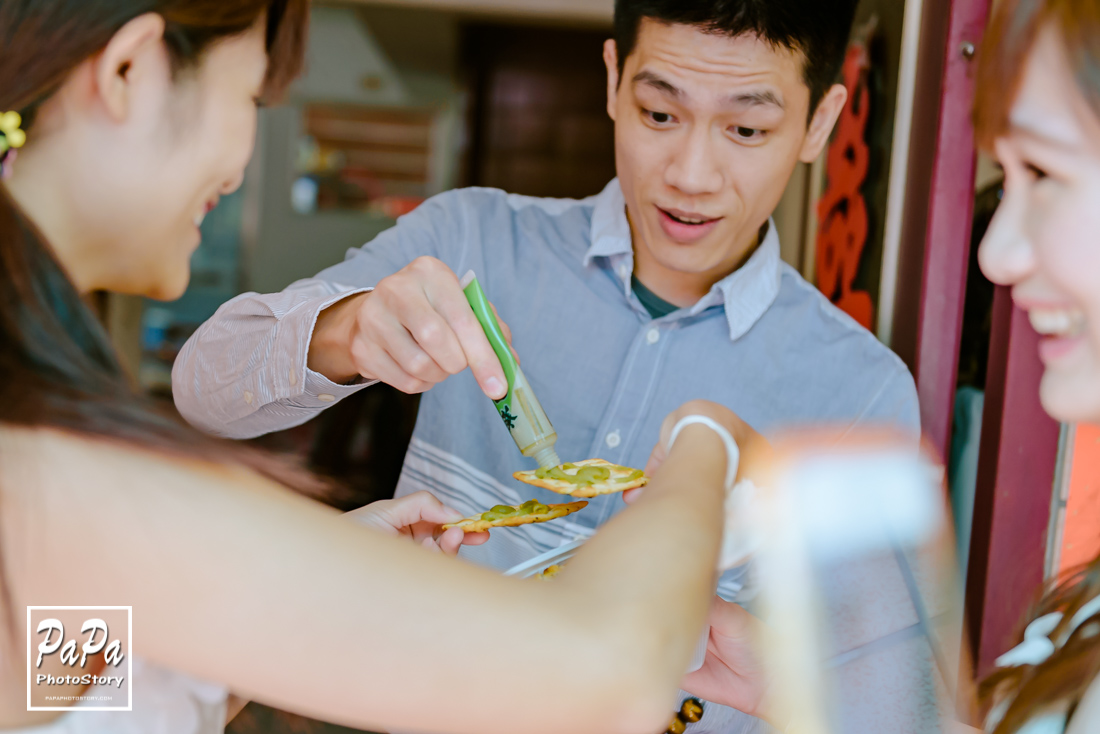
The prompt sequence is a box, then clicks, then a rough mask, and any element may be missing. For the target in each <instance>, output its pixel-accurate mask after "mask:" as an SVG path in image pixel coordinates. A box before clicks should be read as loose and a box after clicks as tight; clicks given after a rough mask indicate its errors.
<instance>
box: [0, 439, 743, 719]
mask: <svg viewBox="0 0 1100 734" xmlns="http://www.w3.org/2000/svg"><path fill="white" fill-rule="evenodd" d="M0 445H2V446H3V449H4V454H5V460H4V462H2V463H0V487H2V489H3V493H4V494H3V499H4V502H5V512H4V513H3V518H2V522H3V543H4V554H5V557H6V561H7V565H6V567H5V573H7V574H8V578H9V581H10V582H11V588H12V590H13V601H14V604H15V605H16V607H17V608H18V607H21V606H23V605H26V604H50V605H70V604H71V605H115V604H121V605H133V607H134V638H135V640H136V644H137V646H136V648H135V650H136V652H137V654H139V655H141V656H143V657H145V658H146V659H148V660H150V661H152V662H155V663H158V664H161V665H164V666H167V667H171V668H174V669H177V670H181V671H183V672H187V673H190V674H192V675H195V676H198V677H201V678H205V679H208V680H214V681H218V682H221V683H224V684H225V685H227V686H228V687H230V688H231V689H232V690H234V691H235V692H237V693H239V694H240V695H242V696H247V697H250V698H252V699H255V700H258V701H262V702H265V703H270V704H274V705H277V706H279V707H281V708H285V709H288V710H293V711H297V712H300V713H303V714H307V715H312V716H316V717H319V718H323V719H327V720H331V721H336V722H340V723H345V724H350V725H354V726H360V727H374V728H383V729H386V728H402V727H403V728H413V729H424V730H436V731H453V732H514V731H516V730H517V729H522V730H523V731H526V732H532V733H535V732H543V731H545V732H555V733H556V732H561V731H577V732H586V731H588V732H601V733H605V732H614V731H650V730H654V729H656V728H659V727H660V726H661V725H662V724H663V723H664V719H665V718H667V712H668V710H669V708H668V707H669V706H670V705H671V704H672V702H673V697H674V694H675V691H676V689H677V683H678V681H679V679H680V676H681V673H682V672H683V669H684V668H685V667H686V665H687V661H688V658H689V657H690V654H691V650H692V648H693V647H694V645H695V643H696V641H697V636H698V633H699V629H700V627H701V625H702V622H703V620H704V617H705V615H706V610H707V604H708V601H709V597H710V595H711V593H712V592H713V582H714V570H713V569H714V559H715V555H716V552H717V548H718V543H719V535H720V532H721V520H720V517H721V513H720V511H719V510H720V507H721V504H722V499H723V492H722V487H721V484H722V477H723V475H724V471H725V458H724V450H723V447H722V444H721V442H720V440H719V439H718V438H717V437H716V436H715V435H714V434H713V433H711V432H710V431H709V430H707V429H705V428H703V427H701V426H689V427H688V428H687V429H685V431H684V437H683V438H681V440H680V441H678V442H677V445H676V447H675V450H674V451H673V453H672V455H671V456H670V457H669V459H668V461H667V462H666V464H665V466H664V467H663V468H662V470H661V471H660V473H659V474H658V476H657V477H655V478H654V480H653V481H652V483H651V485H650V489H649V491H647V493H646V495H645V496H644V497H643V498H642V499H640V500H639V501H638V502H637V503H636V504H635V506H634V507H632V508H630V509H629V510H628V511H626V512H624V513H622V514H621V515H620V516H618V517H617V518H615V519H614V520H613V521H612V522H610V523H608V525H607V526H606V527H605V528H604V529H602V530H601V531H600V533H599V534H598V535H597V536H596V537H595V538H594V539H593V540H592V541H590V542H589V543H588V544H587V545H586V547H585V549H584V550H583V552H581V553H580V554H579V555H578V556H577V557H576V558H575V559H574V560H573V562H572V563H571V565H570V572H569V573H568V574H566V575H563V576H562V577H560V578H559V579H557V580H555V583H553V584H538V583H531V582H524V581H519V580H516V579H510V578H504V577H501V576H500V575H498V574H496V573H494V572H492V571H489V570H486V569H483V568H478V567H475V566H473V565H470V564H466V563H462V562H458V561H454V560H452V559H448V558H445V557H444V556H442V555H441V554H438V553H430V552H426V551H424V550H423V549H421V548H418V547H416V546H415V545H413V544H412V543H410V542H408V541H407V540H403V539H401V538H396V537H392V536H387V535H384V534H381V533H377V532H373V531H371V530H369V529H366V528H363V527H360V526H357V525H356V524H354V523H351V522H348V521H347V520H346V519H342V518H341V517H340V516H339V515H338V514H337V513H335V512H334V511H331V510H329V509H327V508H324V507H322V506H320V505H318V504H316V503H314V502H311V501H309V500H306V499H303V498H301V497H299V496H297V495H294V494H292V493H291V492H289V491H286V490H284V489H283V488H281V487H278V486H277V485H273V484H271V483H270V482H268V481H266V480H263V479H261V478H259V477H257V476H255V475H253V474H251V473H249V472H247V471H245V470H241V469H235V468H227V467H212V466H209V465H205V464H202V463H199V462H194V461H187V460H179V459H168V458H166V457H164V456H160V455H152V454H145V453H141V452H135V451H133V450H130V449H127V448H123V447H117V446H112V445H107V444H104V443H102V442H97V441H91V440H87V439H81V438H74V437H69V436H65V435H62V434H58V433H50V432H44V431H38V432H27V431H16V430H4V431H0ZM19 618H20V615H16V619H19ZM20 631H21V630H20ZM17 639H19V638H17Z"/></svg>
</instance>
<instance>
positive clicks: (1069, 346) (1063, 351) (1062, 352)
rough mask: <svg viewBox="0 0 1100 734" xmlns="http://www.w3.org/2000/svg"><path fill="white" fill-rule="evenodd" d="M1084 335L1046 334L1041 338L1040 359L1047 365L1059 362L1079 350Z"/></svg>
mask: <svg viewBox="0 0 1100 734" xmlns="http://www.w3.org/2000/svg"><path fill="white" fill-rule="evenodd" d="M1084 341H1085V338H1084V337H1083V336H1044V337H1040V339H1039V361H1041V362H1042V363H1043V364H1045V365H1048V366H1049V365H1051V364H1053V363H1055V362H1059V361H1061V360H1063V359H1065V358H1066V357H1068V356H1069V355H1070V354H1072V353H1073V352H1074V351H1076V350H1077V348H1078V347H1079V346H1081V344H1082V343H1084Z"/></svg>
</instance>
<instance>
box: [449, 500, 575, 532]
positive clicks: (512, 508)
mask: <svg viewBox="0 0 1100 734" xmlns="http://www.w3.org/2000/svg"><path fill="white" fill-rule="evenodd" d="M587 506H588V503H587V502H584V501H583V500H582V501H580V502H566V503H565V504H561V505H544V504H542V503H541V502H539V501H537V500H527V501H526V502H524V503H523V504H522V505H497V506H496V507H494V508H493V509H491V510H489V511H488V512H483V513H481V514H480V515H474V516H473V517H467V518H465V519H463V520H459V521H458V522H454V523H450V524H448V525H444V526H443V529H444V530H448V529H450V528H455V527H458V528H462V529H463V530H464V531H465V532H467V533H482V532H485V531H486V530H488V529H490V528H514V527H516V526H517V525H528V524H530V523H533V522H549V521H550V520H557V519H558V518H559V517H565V516H566V515H572V514H573V513H574V512H576V511H577V510H580V509H583V508H585V507H587Z"/></svg>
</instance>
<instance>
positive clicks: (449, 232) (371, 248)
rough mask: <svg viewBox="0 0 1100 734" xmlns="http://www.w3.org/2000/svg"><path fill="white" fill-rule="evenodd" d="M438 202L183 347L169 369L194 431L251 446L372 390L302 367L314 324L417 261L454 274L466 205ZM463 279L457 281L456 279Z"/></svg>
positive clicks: (227, 307)
mask: <svg viewBox="0 0 1100 734" xmlns="http://www.w3.org/2000/svg"><path fill="white" fill-rule="evenodd" d="M464 196H468V195H467V194H463V193H462V192H460V191H453V192H447V193H444V194H440V195H438V196H436V197H433V198H432V199H429V200H428V201H426V202H425V203H423V204H421V205H420V206H419V207H417V208H416V209H415V210H414V211H413V212H411V213H409V214H407V215H405V216H403V217H401V218H400V219H399V220H398V222H397V225H396V226H395V227H392V228H390V229H388V230H386V231H385V232H383V233H382V234H380V235H378V237H376V238H375V239H374V240H372V241H371V242H370V243H368V244H367V245H364V246H363V247H360V248H356V249H353V250H351V251H349V252H348V254H347V258H346V259H345V260H344V261H343V262H341V263H339V264H337V265H333V266H332V267H330V268H328V269H326V270H324V271H322V272H321V273H318V274H317V276H316V277H315V278H309V279H306V280H300V281H298V282H297V283H294V284H292V285H290V286H288V287H287V288H286V289H285V290H283V291H282V292H281V293H273V294H269V295H260V294H258V293H245V294H243V295H240V296H237V297H236V298H234V299H233V300H231V301H228V302H227V303H225V304H224V305H223V306H222V307H221V308H219V309H218V311H217V312H216V313H215V314H214V316H212V317H211V318H210V320H209V321H207V322H206V323H205V324H203V325H202V326H201V327H199V329H198V331H196V332H195V333H194V334H193V335H192V336H191V338H190V339H189V340H188V341H187V344H186V345H185V346H184V348H183V350H182V351H181V352H180V354H179V357H177V358H176V362H175V364H174V365H173V367H172V395H173V398H174V400H175V402H176V408H177V409H178V410H179V412H180V413H181V414H182V415H183V417H184V418H185V419H186V420H187V421H188V422H189V423H191V424H192V425H194V426H195V427H197V428H201V429H202V430H204V431H207V432H208V433H213V434H215V435H219V436H225V437H227V438H253V437H255V436H260V435H263V434H265V433H270V432H272V431H279V430H283V429H286V428H292V427H294V426H297V425H301V424H302V423H305V422H306V421H308V420H309V419H310V418H312V417H314V416H315V415H317V414H318V413H320V412H321V411H322V410H324V409H325V408H329V407H331V406H332V405H333V404H334V403H336V402H338V401H339V400H341V399H343V398H345V397H347V396H348V395H351V394H353V393H355V392H357V391H359V390H362V389H363V388H364V387H367V386H368V385H371V384H373V383H371V382H367V381H360V382H356V383H352V384H350V385H338V384H336V383H334V382H332V381H331V380H329V379H327V378H326V377H324V376H323V375H321V374H319V373H317V372H314V371H312V370H310V369H309V367H308V366H307V360H308V358H309V345H310V341H311V339H312V337H313V327H314V326H315V325H316V323H317V316H318V315H319V314H320V313H321V312H322V311H323V310H325V309H326V308H328V307H329V306H331V305H333V304H334V303H336V302H338V301H340V300H342V299H344V298H348V297H349V296H352V295H355V294H357V293H365V292H367V291H369V290H370V288H369V287H367V286H373V285H375V284H377V283H378V282H379V281H380V280H382V279H383V278H385V277H386V276H388V275H392V274H393V273H396V272H397V271H398V270H400V269H401V268H403V267H405V266H406V265H408V264H409V263H410V262H412V261H413V260H415V259H416V258H417V257H421V256H430V257H437V258H439V259H440V260H442V261H443V262H444V263H445V264H446V265H447V266H448V267H450V268H451V269H452V270H457V269H458V268H461V267H464V264H465V261H466V259H467V257H466V253H467V240H468V237H469V234H468V233H467V232H466V224H467V221H466V217H465V215H464V210H463V207H464V205H466V202H465V201H464V198H463V197H464ZM460 272H461V271H460Z"/></svg>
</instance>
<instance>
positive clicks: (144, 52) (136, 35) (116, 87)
mask: <svg viewBox="0 0 1100 734" xmlns="http://www.w3.org/2000/svg"><path fill="white" fill-rule="evenodd" d="M163 39H164V18H162V17H161V16H160V15H157V14H156V13H146V14H144V15H139V16H138V17H136V18H134V19H133V20H131V21H130V22H129V23H127V24H126V25H124V26H122V28H120V29H119V31H118V32H117V33H116V34H115V35H114V36H113V37H112V38H111V40H110V42H109V43H108V44H107V46H106V48H104V49H103V50H102V51H101V52H100V53H99V54H98V55H97V56H96V57H95V58H94V59H93V60H92V76H93V78H94V81H95V90H94V94H95V95H96V96H97V97H98V98H99V101H100V102H101V103H102V104H103V107H104V108H105V109H106V110H107V114H108V115H110V116H111V118H112V119H113V120H115V121H116V122H121V121H123V120H125V119H126V118H127V117H128V116H129V115H130V112H131V109H132V107H133V88H134V83H135V81H138V80H140V79H142V78H144V77H147V76H149V75H151V74H154V73H160V72H158V68H159V67H162V66H163V59H162V57H161V54H163V53H164V49H163V46H162V43H161V42H162V41H163Z"/></svg>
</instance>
